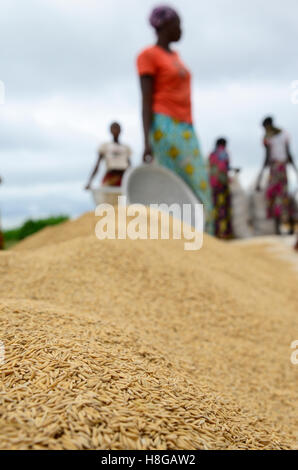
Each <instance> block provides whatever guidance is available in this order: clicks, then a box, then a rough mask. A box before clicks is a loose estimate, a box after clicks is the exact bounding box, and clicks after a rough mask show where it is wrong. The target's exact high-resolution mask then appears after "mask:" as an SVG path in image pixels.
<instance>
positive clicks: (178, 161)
mask: <svg viewBox="0 0 298 470" xmlns="http://www.w3.org/2000/svg"><path fill="white" fill-rule="evenodd" d="M150 139H151V145H152V149H153V153H154V157H155V158H156V160H157V161H158V163H159V164H160V165H162V166H164V167H166V168H168V169H170V170H172V171H174V172H175V173H176V174H177V175H179V176H180V177H181V178H182V179H183V180H184V181H185V183H186V184H188V186H189V187H190V188H191V189H192V190H193V192H194V193H195V195H196V196H197V198H198V199H199V201H200V202H201V203H202V204H204V207H205V212H206V214H207V220H206V231H207V232H208V233H210V234H213V230H214V227H213V207H212V196H211V190H210V186H209V176H208V172H207V167H206V164H205V161H204V159H203V156H202V154H201V151H200V146H199V142H198V139H197V136H196V134H195V131H194V128H193V126H192V125H191V124H188V123H185V122H180V121H177V120H175V119H173V118H171V117H169V116H165V115H163V114H154V117H153V123H152V128H151V133H150Z"/></svg>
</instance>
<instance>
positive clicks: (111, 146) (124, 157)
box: [85, 122, 131, 190]
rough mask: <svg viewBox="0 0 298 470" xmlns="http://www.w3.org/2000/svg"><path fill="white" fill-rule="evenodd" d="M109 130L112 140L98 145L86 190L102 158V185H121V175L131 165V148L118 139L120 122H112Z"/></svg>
mask: <svg viewBox="0 0 298 470" xmlns="http://www.w3.org/2000/svg"><path fill="white" fill-rule="evenodd" d="M110 130H111V134H112V142H108V143H105V144H103V145H102V146H101V147H100V149H99V155H98V159H97V162H96V165H95V168H94V170H93V172H92V174H91V176H90V178H89V181H88V183H87V185H86V188H85V189H86V190H88V189H90V188H91V184H92V181H93V179H94V177H95V175H96V174H97V172H98V170H99V167H100V163H101V161H102V160H104V161H105V164H106V174H105V176H104V179H103V181H102V185H103V186H121V183H122V178H123V175H124V173H125V171H126V170H127V168H128V167H129V166H130V165H131V162H130V157H131V150H130V148H129V147H128V146H127V145H123V144H121V143H120V141H119V137H120V134H121V126H120V124H118V123H117V122H113V123H112V124H111V127H110Z"/></svg>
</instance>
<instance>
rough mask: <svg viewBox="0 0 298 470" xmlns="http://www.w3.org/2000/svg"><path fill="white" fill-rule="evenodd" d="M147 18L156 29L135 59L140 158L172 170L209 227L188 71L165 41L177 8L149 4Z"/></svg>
mask: <svg viewBox="0 0 298 470" xmlns="http://www.w3.org/2000/svg"><path fill="white" fill-rule="evenodd" d="M150 24H151V26H152V27H153V28H154V29H155V31H156V34H157V43H156V45H155V46H151V47H148V48H146V49H145V50H144V51H143V52H141V54H140V55H139V56H138V59H137V67H138V73H139V75H140V78H141V90H142V99H143V127H144V147H145V149H144V155H143V157H144V161H145V162H148V163H149V162H151V161H152V158H153V157H155V158H156V159H157V161H158V163H159V164H160V165H162V166H164V167H166V168H169V169H170V170H172V171H174V172H175V173H177V174H178V175H179V176H180V177H181V178H182V179H183V180H184V181H185V182H186V183H187V184H188V185H189V186H190V188H191V189H192V190H193V191H194V193H195V194H196V196H197V197H198V199H199V200H200V202H201V203H203V204H204V207H205V212H206V214H207V221H206V229H207V231H208V232H209V233H213V220H212V202H211V191H210V186H209V177H208V174H207V168H206V164H205V162H204V159H203V156H202V154H201V151H200V147H199V142H198V139H197V136H196V134H195V130H194V128H193V123H192V110H191V74H190V71H189V70H188V69H187V68H186V66H185V65H184V64H183V62H182V60H181V58H180V56H179V54H178V53H177V52H176V51H174V50H172V48H171V43H173V42H178V41H179V40H180V38H181V35H182V31H181V21H180V17H179V15H178V13H177V12H176V11H175V10H174V9H172V8H170V7H166V6H161V7H158V8H155V9H154V10H153V11H152V13H151V16H150Z"/></svg>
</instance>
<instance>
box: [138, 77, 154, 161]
mask: <svg viewBox="0 0 298 470" xmlns="http://www.w3.org/2000/svg"><path fill="white" fill-rule="evenodd" d="M153 86H154V77H153V76H152V75H142V76H141V91H142V108H143V112H142V117H143V130H144V154H143V159H144V161H146V162H148V157H149V156H151V157H153V155H152V148H151V145H150V129H151V124H152V118H153Z"/></svg>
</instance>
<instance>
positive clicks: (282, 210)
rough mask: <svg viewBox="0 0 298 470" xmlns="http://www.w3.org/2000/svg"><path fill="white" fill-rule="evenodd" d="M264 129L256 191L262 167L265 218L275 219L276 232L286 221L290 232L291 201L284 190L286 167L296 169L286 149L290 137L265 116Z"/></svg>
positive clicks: (279, 230) (286, 183) (258, 188)
mask: <svg viewBox="0 0 298 470" xmlns="http://www.w3.org/2000/svg"><path fill="white" fill-rule="evenodd" d="M263 127H264V129H265V137H264V146H265V149H266V155H265V161H264V165H263V167H262V170H261V173H260V176H259V178H258V183H257V190H258V191H259V190H260V182H261V179H262V176H263V172H264V170H265V168H267V167H269V169H270V178H269V184H268V187H267V190H266V199H267V217H268V218H269V219H274V220H275V227H276V233H277V234H278V235H280V233H281V223H282V222H288V223H289V224H290V232H291V233H293V232H294V225H295V221H294V208H293V201H292V199H291V197H290V195H289V191H288V175H287V166H288V165H289V164H290V165H292V166H293V168H294V169H295V171H296V173H297V175H298V170H297V167H296V165H295V162H294V159H293V157H292V155H291V151H290V138H289V135H288V133H287V132H286V131H284V130H282V129H278V128H277V127H275V125H274V122H273V118H272V117H267V118H266V119H265V120H264V122H263Z"/></svg>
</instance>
